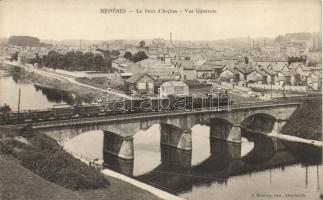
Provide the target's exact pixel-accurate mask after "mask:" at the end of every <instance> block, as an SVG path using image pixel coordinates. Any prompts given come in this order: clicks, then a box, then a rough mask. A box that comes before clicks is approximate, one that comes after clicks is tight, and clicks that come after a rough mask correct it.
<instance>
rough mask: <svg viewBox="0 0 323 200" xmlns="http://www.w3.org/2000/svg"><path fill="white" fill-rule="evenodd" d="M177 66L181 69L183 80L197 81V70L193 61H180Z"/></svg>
mask: <svg viewBox="0 0 323 200" xmlns="http://www.w3.org/2000/svg"><path fill="white" fill-rule="evenodd" d="M175 66H178V68H179V69H180V72H181V79H182V80H195V79H197V74H196V69H195V66H194V62H193V61H192V60H180V61H178V62H177V63H176V64H175Z"/></svg>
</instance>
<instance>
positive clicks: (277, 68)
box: [267, 62, 289, 74]
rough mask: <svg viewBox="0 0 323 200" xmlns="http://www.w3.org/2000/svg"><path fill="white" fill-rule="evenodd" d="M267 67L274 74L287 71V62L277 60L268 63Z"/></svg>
mask: <svg viewBox="0 0 323 200" xmlns="http://www.w3.org/2000/svg"><path fill="white" fill-rule="evenodd" d="M267 69H268V70H269V71H273V72H274V73H275V74H276V73H278V72H281V71H288V70H289V69H288V64H286V63H284V62H277V63H274V64H270V65H269V66H268V67H267Z"/></svg>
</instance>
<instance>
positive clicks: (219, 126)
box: [0, 102, 301, 159]
mask: <svg viewBox="0 0 323 200" xmlns="http://www.w3.org/2000/svg"><path fill="white" fill-rule="evenodd" d="M300 105H301V104H300V103H295V102H293V103H290V102H289V103H286V102H285V103H281V102H280V103H274V102H257V103H245V104H235V105H232V106H231V107H229V108H228V107H220V109H217V108H208V109H203V110H202V109H199V110H185V111H161V112H147V113H133V114H124V115H114V116H100V117H90V118H75V119H73V118H71V119H64V120H56V121H46V122H37V123H33V124H32V129H33V132H42V133H45V134H46V135H48V136H50V137H52V138H54V139H55V140H57V141H58V143H60V144H63V143H64V142H66V141H67V140H69V139H71V138H73V137H75V136H77V135H80V134H82V133H84V132H88V131H94V130H102V131H103V132H104V134H105V138H106V139H105V140H104V150H105V151H106V152H108V153H111V154H113V155H115V156H117V157H119V158H123V159H133V158H134V149H133V136H134V135H135V134H136V133H137V132H138V131H139V130H142V129H148V128H149V127H151V126H152V125H154V124H160V127H161V137H160V143H161V144H165V145H168V146H171V147H174V148H178V149H182V150H188V151H190V150H191V149H192V139H191V128H192V127H193V126H194V125H196V124H208V125H209V126H210V128H211V131H210V133H211V134H210V138H217V139H221V140H224V141H228V142H233V143H240V142H241V128H248V129H253V130H260V131H262V132H267V133H270V132H277V133H279V132H280V130H281V128H282V127H283V126H284V124H285V123H286V122H287V121H288V120H289V117H290V116H291V115H292V114H293V113H294V112H295V110H296V109H297V108H298V107H299V106H300ZM17 127H19V126H11V127H10V126H0V133H1V132H6V131H8V130H9V129H10V130H11V129H12V128H17Z"/></svg>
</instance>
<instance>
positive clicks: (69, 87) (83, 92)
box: [27, 72, 100, 101]
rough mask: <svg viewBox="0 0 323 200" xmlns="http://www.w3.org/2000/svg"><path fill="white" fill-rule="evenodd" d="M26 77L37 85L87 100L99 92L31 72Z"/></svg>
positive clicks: (94, 97)
mask: <svg viewBox="0 0 323 200" xmlns="http://www.w3.org/2000/svg"><path fill="white" fill-rule="evenodd" d="M27 78H28V79H29V80H31V81H32V82H33V83H35V84H37V85H39V86H42V87H46V88H52V89H59V90H63V91H66V92H69V93H72V94H75V95H76V96H77V97H79V98H82V99H85V100H87V101H91V100H93V99H96V98H97V96H98V94H99V93H100V91H98V90H95V89H91V88H86V87H82V86H80V85H76V84H73V83H70V82H69V81H67V80H59V79H54V78H48V77H44V76H41V75H39V74H36V73H33V72H31V73H28V74H27Z"/></svg>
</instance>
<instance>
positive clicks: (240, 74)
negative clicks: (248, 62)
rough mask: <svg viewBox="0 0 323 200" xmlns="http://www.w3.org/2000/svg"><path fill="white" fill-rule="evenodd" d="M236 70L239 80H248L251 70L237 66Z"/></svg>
mask: <svg viewBox="0 0 323 200" xmlns="http://www.w3.org/2000/svg"><path fill="white" fill-rule="evenodd" d="M234 70H235V71H236V72H237V73H238V80H247V75H248V74H249V73H250V72H251V69H250V68H247V66H244V65H235V66H234Z"/></svg>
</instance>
